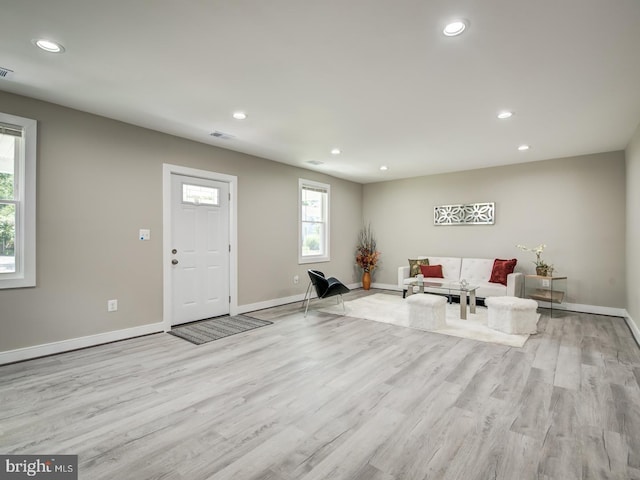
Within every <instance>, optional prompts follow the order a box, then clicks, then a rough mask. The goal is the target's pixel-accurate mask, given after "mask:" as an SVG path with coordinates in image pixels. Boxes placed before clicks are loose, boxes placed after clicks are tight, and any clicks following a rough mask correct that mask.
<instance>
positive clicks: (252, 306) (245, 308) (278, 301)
mask: <svg viewBox="0 0 640 480" xmlns="http://www.w3.org/2000/svg"><path fill="white" fill-rule="evenodd" d="M347 287H349V288H351V289H354V288H362V283H350V284H349V285H347ZM311 298H316V292H315V291H312V292H311ZM303 300H304V293H300V294H297V295H292V296H290V297H281V298H274V299H273V300H265V301H264V302H257V303H247V304H246V305H238V310H237V312H238V313H247V312H255V311H256V310H264V309H265V308H272V307H279V306H280V305H286V304H288V303H295V302H302V301H303Z"/></svg>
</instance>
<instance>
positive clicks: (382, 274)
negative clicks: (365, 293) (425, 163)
mask: <svg viewBox="0 0 640 480" xmlns="http://www.w3.org/2000/svg"><path fill="white" fill-rule="evenodd" d="M624 158H625V157H624V152H611V153H603V154H595V155H586V156H580V157H573V158H563V159H555V160H550V161H541V162H532V163H527V164H519V165H513V166H506V167H496V168H487V169H480V170H473V171H465V172H460V173H452V174H443V175H433V176H426V177H419V178H413V179H407V180H399V181H391V182H384V183H376V184H369V185H365V187H364V194H363V200H364V203H363V210H364V219H365V221H370V222H371V225H372V227H373V229H374V230H375V231H376V232H377V236H378V245H379V248H380V250H381V251H382V252H383V255H382V258H383V263H382V265H381V268H380V269H379V270H376V272H375V276H374V282H376V283H381V284H394V285H395V284H397V279H396V278H397V267H398V266H400V265H405V264H406V263H407V258H411V257H415V256H417V255H433V256H461V257H479V258H496V257H498V258H517V259H518V267H517V271H523V272H526V273H533V271H534V268H535V267H534V265H533V263H532V260H533V259H534V255H533V254H531V253H526V252H522V251H520V250H518V249H517V248H516V247H515V245H516V244H524V245H528V246H535V245H538V244H540V243H546V244H547V245H548V247H547V249H546V251H545V252H544V254H543V259H544V260H546V261H547V262H549V263H552V264H553V265H554V266H555V268H556V272H557V274H562V275H567V276H568V277H569V279H568V298H567V301H568V302H570V303H578V304H587V305H598V306H606V307H616V308H624V307H625V305H626V299H625V159H624ZM636 163H640V159H637V162H636ZM639 168H640V166H639ZM636 182H640V179H636ZM474 202H495V204H496V223H495V225H492V226H438V227H436V226H434V225H433V207H434V206H435V205H448V204H456V203H474ZM636 285H637V284H636Z"/></svg>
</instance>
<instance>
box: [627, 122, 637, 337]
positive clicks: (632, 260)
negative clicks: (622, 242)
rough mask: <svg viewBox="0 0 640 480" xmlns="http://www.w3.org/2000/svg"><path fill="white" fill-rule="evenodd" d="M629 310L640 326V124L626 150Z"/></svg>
mask: <svg viewBox="0 0 640 480" xmlns="http://www.w3.org/2000/svg"><path fill="white" fill-rule="evenodd" d="M626 162H627V312H628V313H629V316H630V317H631V319H632V320H633V321H634V322H635V324H636V326H638V328H640V250H639V249H638V247H639V246H640V125H639V126H638V129H637V130H636V133H635V135H634V136H633V138H632V139H631V142H630V143H629V145H628V147H627V150H626Z"/></svg>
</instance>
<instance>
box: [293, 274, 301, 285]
mask: <svg viewBox="0 0 640 480" xmlns="http://www.w3.org/2000/svg"><path fill="white" fill-rule="evenodd" d="M293 283H295V284H296V285H297V284H298V283H300V277H299V276H298V275H294V276H293Z"/></svg>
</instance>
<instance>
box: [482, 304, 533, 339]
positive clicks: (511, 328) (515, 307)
mask: <svg viewBox="0 0 640 480" xmlns="http://www.w3.org/2000/svg"><path fill="white" fill-rule="evenodd" d="M484 303H485V305H486V306H487V307H488V308H489V317H488V321H487V325H488V327H489V328H492V329H494V330H498V331H500V332H504V333H510V334H523V333H537V331H538V313H537V310H538V303H537V302H536V301H535V300H530V299H527V298H518V297H489V298H486V299H485V301H484Z"/></svg>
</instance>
